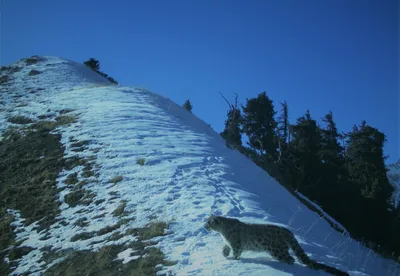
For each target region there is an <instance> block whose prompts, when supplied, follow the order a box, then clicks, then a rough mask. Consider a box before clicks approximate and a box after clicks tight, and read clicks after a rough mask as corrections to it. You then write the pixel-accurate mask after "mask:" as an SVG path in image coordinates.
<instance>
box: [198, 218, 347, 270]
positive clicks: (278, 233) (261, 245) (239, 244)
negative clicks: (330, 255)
mask: <svg viewBox="0 0 400 276" xmlns="http://www.w3.org/2000/svg"><path fill="white" fill-rule="evenodd" d="M205 228H206V229H207V230H208V231H210V230H214V231H217V232H219V233H220V234H221V235H222V236H223V238H224V239H225V241H226V244H225V245H224V247H223V249H222V255H224V256H225V257H228V256H229V254H230V252H231V251H232V254H233V258H234V259H235V260H238V259H239V258H240V255H241V254H242V252H243V251H267V252H269V254H271V256H272V257H273V258H275V259H277V260H278V261H280V262H284V263H287V264H294V261H295V260H294V258H293V257H292V256H291V255H290V254H289V249H292V250H293V252H294V254H295V255H296V257H297V258H298V259H299V260H300V261H301V262H302V263H303V264H305V265H306V266H308V267H309V268H312V269H315V270H323V271H325V272H328V273H330V274H333V275H338V276H343V275H349V274H348V273H346V272H344V271H341V270H339V269H337V268H334V267H331V266H328V265H325V264H322V263H318V262H316V261H314V260H312V259H310V258H309V257H308V256H307V254H306V253H305V252H304V250H303V249H302V248H301V247H300V244H299V243H298V241H297V240H296V238H295V236H294V235H293V233H292V232H291V231H290V230H288V229H286V228H284V227H281V226H278V225H273V224H248V223H244V222H241V221H239V220H237V219H233V218H227V217H222V216H214V215H212V216H211V217H209V218H208V219H207V222H206V224H205Z"/></svg>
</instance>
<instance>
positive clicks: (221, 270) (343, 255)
mask: <svg viewBox="0 0 400 276" xmlns="http://www.w3.org/2000/svg"><path fill="white" fill-rule="evenodd" d="M45 59H46V61H45V62H42V63H38V64H35V65H31V66H29V69H25V68H24V69H23V70H22V71H21V72H18V73H16V74H19V75H18V78H16V79H15V80H14V82H13V84H12V85H13V89H10V90H8V91H7V95H6V93H1V94H2V96H1V97H2V98H1V100H2V101H4V102H6V105H7V108H5V109H4V110H3V112H0V113H2V114H1V115H0V126H3V128H2V129H1V127H0V132H2V131H3V130H4V129H5V128H6V127H7V126H8V125H10V123H8V122H7V121H6V117H7V116H9V115H10V114H19V115H24V116H28V117H31V118H35V119H36V118H37V116H38V115H43V114H47V113H48V112H55V113H57V112H58V111H60V110H62V109H66V108H68V109H73V110H74V111H73V112H72V114H75V115H78V116H79V119H78V122H76V123H73V124H71V125H69V126H65V127H60V128H59V129H58V130H57V132H58V133H61V134H62V142H63V144H64V145H65V147H66V152H65V153H66V156H76V155H79V156H81V157H89V156H93V155H95V156H96V161H95V162H96V164H98V165H99V166H97V167H96V173H97V174H98V177H97V180H98V181H97V182H91V183H89V184H87V185H86V186H85V188H86V189H88V190H90V191H92V192H93V193H95V195H96V197H95V199H94V201H97V200H103V202H102V203H100V204H98V205H96V204H94V203H91V204H89V205H87V206H82V205H78V206H76V207H70V206H69V205H68V204H66V203H65V202H63V197H64V195H65V194H66V193H68V192H69V190H68V189H65V190H64V191H63V192H62V193H61V194H60V196H59V198H60V201H61V202H63V203H62V205H61V213H60V215H59V219H60V220H63V221H66V222H68V223H69V224H68V225H66V226H61V225H60V224H59V222H57V223H55V224H54V225H53V226H52V227H51V229H50V230H49V231H48V232H46V233H44V232H43V233H38V232H37V230H36V229H35V225H34V224H33V225H30V226H28V227H23V224H22V220H23V218H21V216H20V215H18V216H16V218H17V221H16V222H15V226H16V229H15V233H16V236H17V241H20V240H23V239H26V240H24V241H23V242H22V245H23V246H31V247H33V248H35V249H36V250H33V251H32V252H30V253H29V254H27V255H25V256H23V257H22V259H21V260H20V261H19V265H18V267H17V269H16V270H15V271H14V273H13V275H18V274H20V273H24V272H27V271H29V272H30V273H31V275H39V274H41V272H43V267H41V263H40V258H41V256H42V253H41V251H40V249H41V248H43V247H45V246H49V245H51V246H53V248H57V249H67V248H73V249H74V250H86V249H89V250H96V249H98V248H100V247H102V246H104V245H110V244H123V243H125V242H126V241H128V240H135V237H133V236H125V237H124V238H122V239H120V240H117V241H109V240H108V239H107V238H108V237H109V236H111V235H112V234H113V233H115V232H116V231H117V230H114V231H112V232H110V233H107V234H105V235H102V236H94V237H93V238H91V239H87V240H77V241H74V242H71V241H70V238H71V237H72V236H74V235H76V234H79V233H83V232H91V231H98V230H99V229H102V228H104V227H106V226H112V225H115V224H117V223H118V221H119V218H118V217H115V216H113V214H112V212H113V211H114V210H115V209H116V208H117V207H118V205H119V204H120V202H121V201H122V200H125V201H126V208H125V210H126V211H127V212H128V213H129V215H128V218H134V220H131V221H130V222H129V223H128V224H123V225H122V226H121V227H120V228H119V229H118V231H120V232H124V231H126V230H127V229H128V228H131V227H141V226H144V225H146V223H148V222H149V218H148V217H149V216H151V215H156V216H157V218H158V219H159V220H163V221H167V222H169V224H170V229H169V230H168V231H169V235H166V236H163V237H158V238H156V240H157V241H159V243H158V244H157V246H158V247H159V248H160V249H161V250H162V251H163V252H164V254H165V255H166V257H167V258H168V259H169V260H173V261H177V264H176V265H174V266H170V267H163V269H162V271H161V273H170V274H176V275H279V276H280V275H325V273H324V272H321V271H313V270H311V269H309V268H307V267H305V266H303V265H301V264H299V263H296V264H295V265H287V264H283V263H280V262H278V261H275V260H273V259H272V258H271V257H270V256H269V255H268V254H264V253H252V252H246V253H244V254H243V256H242V258H241V260H239V261H235V260H233V259H232V257H228V258H224V257H223V256H222V253H221V252H222V246H223V240H222V238H221V236H220V235H219V234H218V233H215V232H207V231H206V230H205V229H204V227H203V226H204V223H205V220H206V219H207V218H208V217H209V216H210V215H211V214H217V215H224V216H229V217H235V218H239V219H240V220H242V221H244V222H254V223H274V224H279V225H283V226H285V227H287V228H289V229H290V230H292V231H293V232H294V233H295V235H296V237H297V238H298V240H299V242H300V243H301V245H302V247H303V248H304V249H305V251H306V252H307V253H308V254H309V255H310V256H311V257H312V258H313V259H315V260H317V261H321V262H324V263H326V264H328V265H331V266H335V267H337V268H339V269H341V270H344V271H348V272H349V273H350V274H351V275H395V274H393V273H395V272H396V271H397V273H398V272H399V271H400V270H399V269H398V267H397V266H396V264H395V263H394V262H393V261H390V260H387V259H384V258H382V257H380V256H378V255H376V254H375V253H374V252H372V251H371V250H370V249H368V248H366V247H364V246H362V245H361V244H359V243H358V242H356V241H354V240H353V239H351V238H350V237H349V236H347V235H343V234H340V233H338V232H337V231H335V230H334V229H332V228H331V227H330V226H329V224H328V223H327V222H326V221H325V220H324V219H323V218H320V217H319V215H318V214H316V213H314V212H312V211H310V210H309V209H307V207H305V206H304V205H303V204H302V203H301V202H299V201H298V200H297V199H296V198H295V197H293V196H292V195H291V194H290V193H289V192H287V191H286V190H285V189H284V188H283V187H282V186H281V185H280V184H279V183H277V182H276V181H275V180H274V179H273V178H272V177H271V176H270V175H268V174H267V173H266V172H265V171H263V170H262V169H260V168H259V167H257V166H256V165H254V164H253V163H252V162H251V161H250V160H249V159H248V158H246V157H244V156H243V155H241V154H240V153H238V152H236V151H234V150H231V149H228V148H226V146H225V141H224V140H222V138H220V136H219V134H218V133H216V132H214V131H213V130H212V129H211V128H210V127H209V126H208V125H207V124H206V123H205V122H203V121H202V120H200V119H199V118H197V117H196V116H195V115H193V114H192V113H189V112H187V111H186V110H184V109H183V108H182V107H181V106H179V105H177V104H175V103H174V102H172V101H171V100H169V99H167V98H165V97H162V96H160V95H157V94H154V93H151V92H149V91H147V90H145V89H136V88H131V87H121V86H114V85H110V84H109V82H108V81H107V80H105V79H104V78H102V77H100V76H98V75H97V74H95V73H94V72H93V71H91V70H90V69H88V68H86V67H85V66H83V65H81V64H78V63H75V62H72V61H67V60H64V59H60V58H55V57H45ZM31 69H37V70H40V71H43V73H42V74H40V75H37V76H34V77H27V72H28V71H29V70H31ZM26 86H35V87H42V88H45V90H43V91H42V92H40V93H36V94H29V93H26V91H25V90H24V87H26ZM3 92H4V91H3ZM16 94H18V95H20V96H21V97H20V98H19V100H18V102H19V103H20V102H24V103H26V104H27V105H26V106H21V107H16V102H15V101H13V97H12V96H14V95H16ZM48 110H50V111H48ZM71 137H73V138H74V139H75V140H78V141H82V140H88V141H90V144H89V146H88V148H87V149H86V150H84V151H82V152H73V151H71V142H70V138H71ZM140 158H144V160H145V161H146V163H145V165H143V166H141V165H139V164H137V162H136V161H137V160H138V159H140ZM80 170H82V167H76V168H74V170H73V171H72V172H75V171H76V172H78V171H80ZM70 173H71V171H68V172H67V171H65V172H62V173H61V174H60V175H59V177H58V181H59V184H58V186H59V188H61V187H64V186H65V184H63V181H64V180H65V178H66V177H67V175H68V174H70ZM114 176H123V180H122V181H121V182H118V183H116V184H112V183H109V180H110V179H111V178H112V177H114ZM79 180H80V179H79ZM113 194H114V195H113ZM115 194H117V197H118V198H117V199H115ZM10 212H13V213H15V214H19V213H18V210H10ZM99 214H102V215H103V217H98V215H99ZM83 217H86V218H87V219H88V221H89V222H90V224H89V225H88V226H83V227H76V226H75V225H74V223H73V222H75V221H76V220H78V219H81V218H83ZM44 235H46V236H47V237H49V238H48V239H46V240H43V239H41V237H43V236H44ZM118 258H120V259H123V261H124V262H129V261H134V260H135V258H137V256H135V255H134V252H132V251H130V250H126V251H123V252H121V253H120V254H119V255H118Z"/></svg>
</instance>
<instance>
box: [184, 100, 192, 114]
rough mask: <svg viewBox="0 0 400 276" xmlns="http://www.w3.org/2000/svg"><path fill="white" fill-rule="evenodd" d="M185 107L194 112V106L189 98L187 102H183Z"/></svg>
mask: <svg viewBox="0 0 400 276" xmlns="http://www.w3.org/2000/svg"><path fill="white" fill-rule="evenodd" d="M183 107H184V108H185V109H186V110H187V111H189V112H192V109H193V106H192V103H191V102H190V100H189V99H187V100H186V102H185V103H184V104H183Z"/></svg>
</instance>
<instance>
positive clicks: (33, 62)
mask: <svg viewBox="0 0 400 276" xmlns="http://www.w3.org/2000/svg"><path fill="white" fill-rule="evenodd" d="M38 62H39V59H37V58H27V59H26V65H28V66H29V65H33V64H36V63H38Z"/></svg>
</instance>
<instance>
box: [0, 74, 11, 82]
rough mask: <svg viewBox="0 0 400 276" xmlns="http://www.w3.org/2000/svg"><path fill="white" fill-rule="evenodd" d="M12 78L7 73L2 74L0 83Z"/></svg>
mask: <svg viewBox="0 0 400 276" xmlns="http://www.w3.org/2000/svg"><path fill="white" fill-rule="evenodd" d="M9 79H10V78H9V77H8V76H7V75H4V76H1V77H0V84H3V83H6V82H8V80H9Z"/></svg>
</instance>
